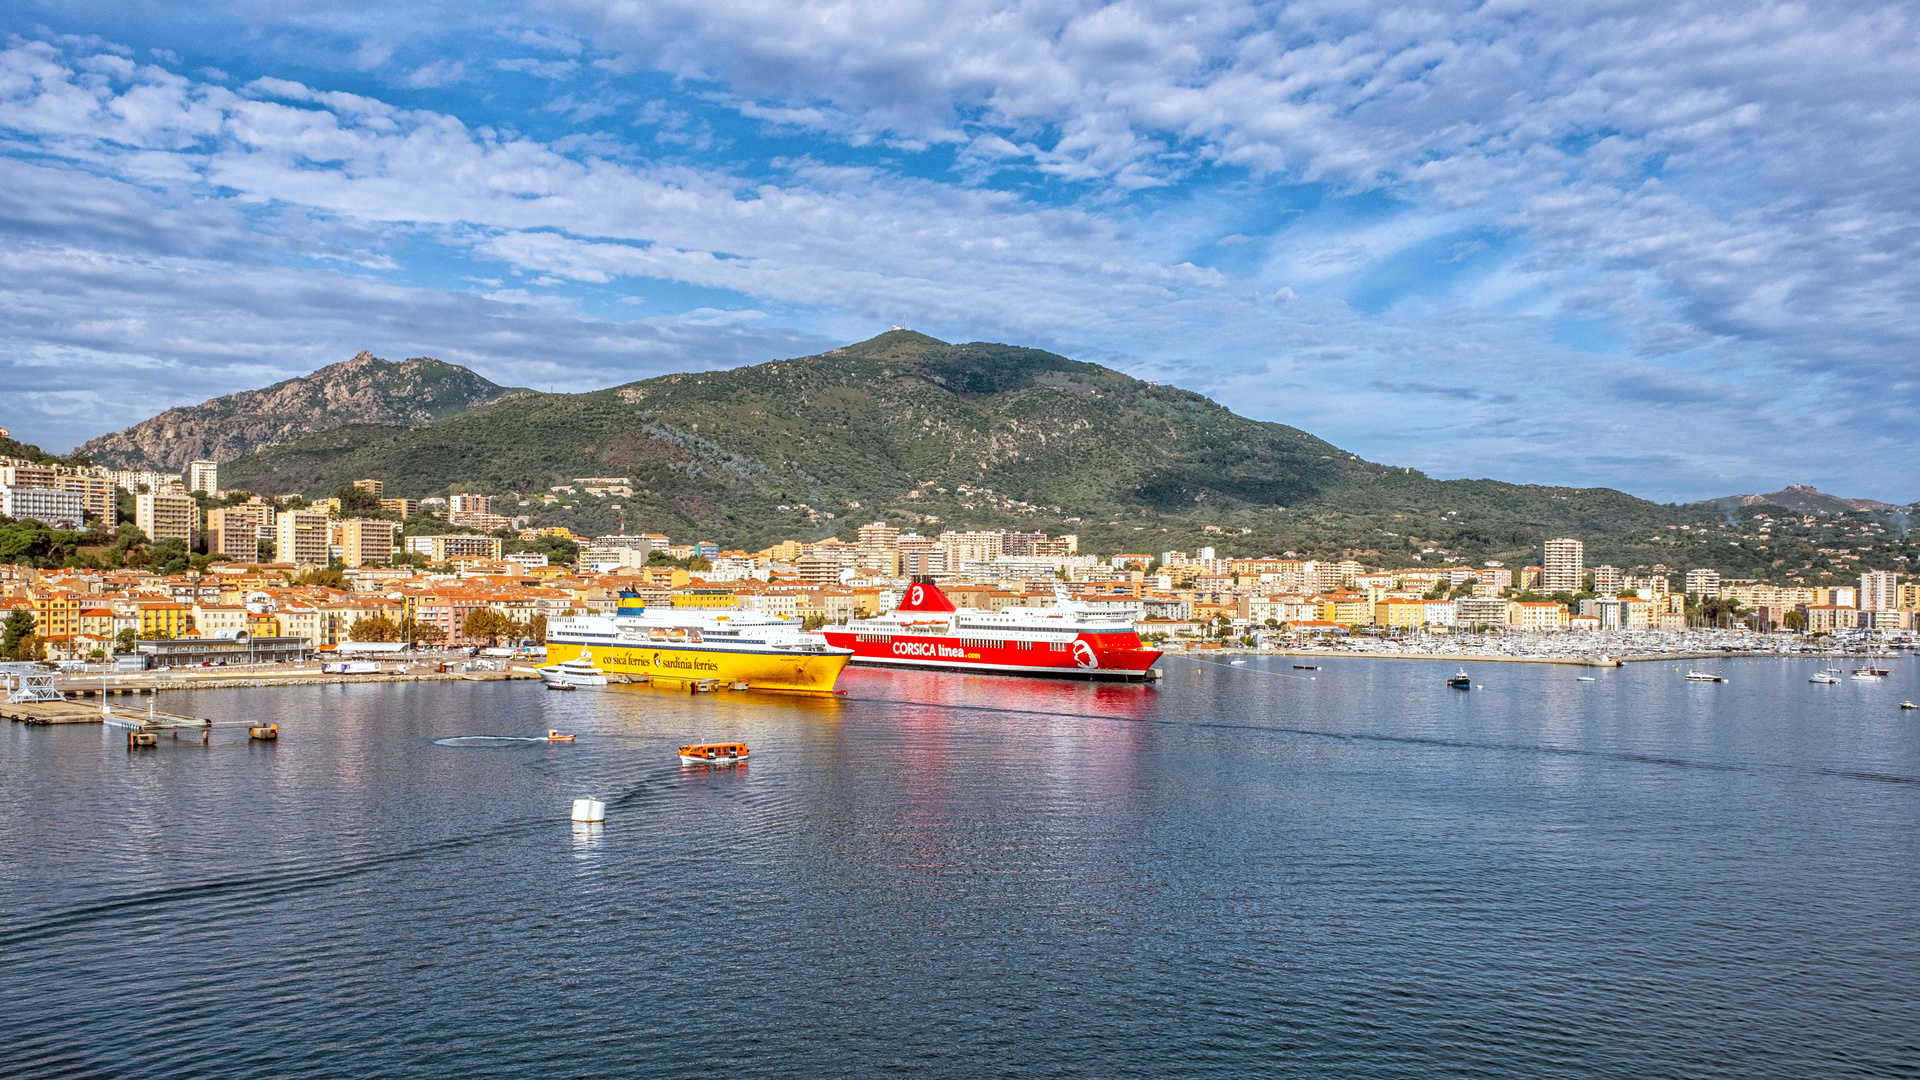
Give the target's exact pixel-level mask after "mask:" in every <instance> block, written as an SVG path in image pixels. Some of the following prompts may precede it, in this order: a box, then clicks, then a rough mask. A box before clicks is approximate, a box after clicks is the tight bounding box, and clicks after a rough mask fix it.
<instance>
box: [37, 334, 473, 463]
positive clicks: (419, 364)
mask: <svg viewBox="0 0 1920 1080" xmlns="http://www.w3.org/2000/svg"><path fill="white" fill-rule="evenodd" d="M510 392H511V391H509V390H508V389H507V388H505V387H502V386H498V385H496V384H494V383H492V382H490V381H488V380H487V379H485V378H482V377H481V376H479V375H476V374H474V373H473V372H471V371H469V370H467V369H466V368H463V367H460V366H459V365H457V364H448V363H443V362H441V361H439V360H435V359H432V358H431V357H424V356H422V357H415V358H414V359H411V360H403V361H401V362H399V363H393V362H391V361H387V360H382V359H380V358H379V357H376V356H374V355H373V354H371V353H367V352H362V353H360V354H359V355H357V356H355V357H354V358H353V359H351V360H347V361H344V362H342V363H338V364H332V365H329V366H327V367H323V368H321V369H320V370H319V371H316V372H314V373H313V374H311V375H306V376H303V377H301V378H297V379H288V380H286V381H285V382H279V383H275V384H273V385H272V386H269V387H267V388H266V389H264V390H248V391H246V392H244V393H239V394H228V395H227V396H225V397H218V398H214V399H213V400H212V401H207V402H202V403H201V404H199V405H193V406H186V407H181V408H175V409H168V410H167V411H166V412H163V413H161V414H160V415H159V416H156V417H154V418H153V419H151V420H147V421H145V422H144V423H140V424H136V425H134V426H133V427H130V428H128V429H126V430H125V431H120V432H116V433H114V434H112V435H103V436H101V437H99V438H97V439H92V440H89V441H88V442H86V443H84V444H82V445H81V446H80V447H79V448H78V449H76V450H75V453H76V454H86V455H90V456H92V458H93V459H94V460H95V461H97V462H99V463H100V464H102V465H111V466H114V467H116V468H142V469H160V470H163V471H167V472H180V471H182V470H184V469H185V468H186V467H187V463H188V462H190V461H197V460H211V461H223V462H224V461H231V460H233V459H235V458H238V457H241V456H243V455H246V454H250V453H253V452H255V451H258V450H263V449H266V448H267V447H271V446H277V445H280V444H281V443H285V442H289V441H291V440H294V439H297V438H300V437H301V436H304V435H310V434H313V433H316V432H321V431H327V430H330V429H334V428H339V427H342V426H345V425H349V424H352V425H374V426H376V427H385V428H405V427H409V426H412V425H416V424H425V423H430V422H432V421H435V420H440V419H443V418H445V417H448V416H452V415H454V414H456V413H459V412H463V411H465V410H467V409H471V408H473V407H474V406H476V405H481V404H484V403H486V402H489V401H493V400H496V399H498V398H499V397H501V396H502V395H504V394H508V393H510Z"/></svg>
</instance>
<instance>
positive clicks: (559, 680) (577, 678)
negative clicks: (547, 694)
mask: <svg viewBox="0 0 1920 1080" xmlns="http://www.w3.org/2000/svg"><path fill="white" fill-rule="evenodd" d="M534 670H535V671H538V672H539V673H540V677H541V678H542V679H545V680H546V682H547V688H548V689H550V690H558V689H567V690H577V689H581V688H587V689H596V690H597V689H600V688H601V687H604V686H606V685H607V673H606V672H604V671H601V670H600V669H599V668H597V667H595V666H594V663H593V661H591V660H588V659H587V658H586V657H577V658H575V659H572V660H568V661H565V662H563V663H559V664H549V665H547V666H546V667H543V668H535V669H534Z"/></svg>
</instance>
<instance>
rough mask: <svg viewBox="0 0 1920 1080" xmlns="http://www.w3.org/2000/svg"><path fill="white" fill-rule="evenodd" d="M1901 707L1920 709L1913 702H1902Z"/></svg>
mask: <svg viewBox="0 0 1920 1080" xmlns="http://www.w3.org/2000/svg"><path fill="white" fill-rule="evenodd" d="M1900 707H1901V708H1903V709H1920V705H1915V704H1914V703H1913V702H1911V701H1903V702H1901V703H1900Z"/></svg>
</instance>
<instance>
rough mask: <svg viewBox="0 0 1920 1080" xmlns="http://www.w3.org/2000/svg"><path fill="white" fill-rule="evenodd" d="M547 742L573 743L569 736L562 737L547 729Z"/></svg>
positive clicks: (556, 732) (571, 737)
mask: <svg viewBox="0 0 1920 1080" xmlns="http://www.w3.org/2000/svg"><path fill="white" fill-rule="evenodd" d="M547 741H548V742H572V741H573V736H571V735H562V734H560V733H559V732H558V731H555V730H553V729H552V728H548V729H547Z"/></svg>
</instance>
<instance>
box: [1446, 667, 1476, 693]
mask: <svg viewBox="0 0 1920 1080" xmlns="http://www.w3.org/2000/svg"><path fill="white" fill-rule="evenodd" d="M1447 685H1448V686H1451V687H1453V688H1454V689H1455V690H1471V689H1473V680H1472V679H1470V678H1468V677H1467V671H1466V669H1465V668H1461V669H1460V674H1458V675H1455V676H1454V677H1453V678H1451V679H1448V680H1447Z"/></svg>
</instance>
